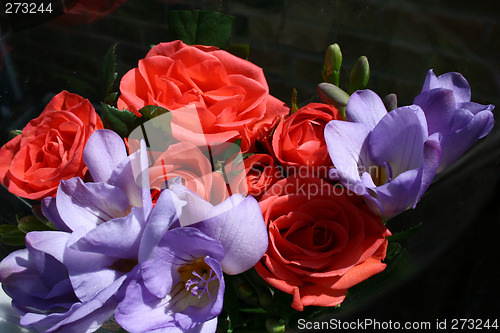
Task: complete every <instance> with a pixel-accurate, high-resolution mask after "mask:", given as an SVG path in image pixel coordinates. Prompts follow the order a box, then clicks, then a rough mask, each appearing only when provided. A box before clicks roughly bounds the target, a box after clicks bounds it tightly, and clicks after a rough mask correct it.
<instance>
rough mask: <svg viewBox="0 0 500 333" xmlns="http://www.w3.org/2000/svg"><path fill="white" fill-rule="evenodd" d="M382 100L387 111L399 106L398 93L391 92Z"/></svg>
mask: <svg viewBox="0 0 500 333" xmlns="http://www.w3.org/2000/svg"><path fill="white" fill-rule="evenodd" d="M382 100H383V102H384V105H385V108H386V109H387V111H392V110H394V109H396V108H397V107H398V96H397V95H396V94H389V95H387V96H385V97H384V98H383V99H382Z"/></svg>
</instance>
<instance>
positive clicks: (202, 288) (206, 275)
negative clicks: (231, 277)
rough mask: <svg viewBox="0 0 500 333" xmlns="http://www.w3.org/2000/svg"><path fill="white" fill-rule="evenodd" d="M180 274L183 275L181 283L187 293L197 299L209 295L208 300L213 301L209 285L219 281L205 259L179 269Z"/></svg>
mask: <svg viewBox="0 0 500 333" xmlns="http://www.w3.org/2000/svg"><path fill="white" fill-rule="evenodd" d="M179 273H181V281H182V283H183V284H184V288H185V289H186V291H189V292H190V293H191V295H193V296H196V297H197V298H201V297H202V296H203V295H205V294H207V296H208V298H209V299H210V300H212V296H211V295H210V292H209V285H210V283H211V282H212V281H216V280H217V275H216V274H215V272H214V271H213V270H212V268H211V267H210V266H208V265H207V263H205V261H204V260H203V259H201V258H199V259H196V261H194V262H192V263H191V264H188V265H184V266H182V267H181V268H179Z"/></svg>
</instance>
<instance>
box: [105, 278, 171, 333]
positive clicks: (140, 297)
mask: <svg viewBox="0 0 500 333" xmlns="http://www.w3.org/2000/svg"><path fill="white" fill-rule="evenodd" d="M167 303H168V299H162V300H158V297H156V296H155V295H153V294H152V293H150V292H149V291H148V290H147V289H146V287H145V286H144V285H143V284H142V283H140V281H137V280H132V282H131V283H130V284H128V286H127V289H126V296H125V298H124V299H123V300H122V301H121V302H120V303H119V304H118V307H117V308H116V312H115V318H116V321H117V322H118V323H119V324H120V326H122V327H123V328H124V329H126V330H127V331H128V332H154V330H155V329H157V330H159V332H162V331H161V330H163V332H166V331H167V330H168V329H172V331H174V332H175V330H174V328H175V324H171V325H170V326H168V327H167V325H164V323H165V322H169V321H173V317H172V314H171V313H166V312H165V307H166V304H167ZM179 332H180V331H179Z"/></svg>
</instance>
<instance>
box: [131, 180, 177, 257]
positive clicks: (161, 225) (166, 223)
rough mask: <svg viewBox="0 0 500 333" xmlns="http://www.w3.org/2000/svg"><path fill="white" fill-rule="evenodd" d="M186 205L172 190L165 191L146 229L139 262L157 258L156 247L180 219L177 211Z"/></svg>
mask: <svg viewBox="0 0 500 333" xmlns="http://www.w3.org/2000/svg"><path fill="white" fill-rule="evenodd" d="M184 205H185V202H184V201H181V200H180V199H179V198H177V196H176V195H175V194H174V193H173V192H172V191H170V190H168V189H167V190H164V191H163V192H162V193H161V195H160V197H159V198H158V200H157V202H156V205H155V207H154V209H153V210H152V212H151V215H150V216H149V220H148V223H147V224H146V227H145V229H144V233H143V236H142V241H141V245H140V248H139V262H141V263H142V262H145V261H146V260H148V259H149V258H154V257H156V255H157V253H156V247H157V246H158V243H159V242H160V240H161V239H162V237H163V236H164V235H165V233H166V232H167V230H168V229H170V227H171V226H172V223H174V221H176V220H177V219H178V216H177V211H180V210H182V207H183V206H184Z"/></svg>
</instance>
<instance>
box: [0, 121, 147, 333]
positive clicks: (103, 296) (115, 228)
mask: <svg viewBox="0 0 500 333" xmlns="http://www.w3.org/2000/svg"><path fill="white" fill-rule="evenodd" d="M84 160H85V163H86V164H87V167H88V169H89V171H90V173H91V175H92V177H93V179H94V181H95V182H91V183H84V182H83V181H82V180H81V179H80V178H72V179H69V180H66V181H61V184H60V186H59V188H58V191H57V198H47V199H45V200H44V201H43V205H42V210H43V213H44V215H45V216H46V217H47V218H48V219H49V220H50V221H51V222H52V223H53V224H54V225H55V226H56V227H57V228H58V229H59V230H62V231H59V232H38V233H29V234H28V235H27V236H26V239H27V246H28V248H27V249H26V250H21V251H16V252H14V253H12V254H11V255H10V256H8V257H7V258H6V259H5V260H4V261H2V263H1V267H0V276H1V280H2V282H4V283H3V287H4V290H5V291H6V293H7V294H8V295H10V296H11V297H12V298H13V304H14V305H15V307H16V308H17V309H19V313H20V314H21V315H22V318H21V324H22V325H25V326H29V327H33V328H35V329H37V330H42V331H47V332H60V331H61V332H78V333H81V332H93V331H95V330H96V329H98V328H99V327H100V326H101V325H102V324H103V323H104V322H105V321H106V320H108V319H109V318H110V317H111V316H112V315H113V312H114V309H115V308H116V305H117V304H118V302H119V300H120V299H119V296H118V291H119V288H120V287H121V285H122V284H123V282H124V281H125V280H126V278H127V277H128V273H129V272H130V271H131V270H132V269H133V268H134V267H135V265H136V264H137V258H138V253H139V242H140V238H141V236H142V232H143V231H144V226H145V224H146V221H147V218H148V217H149V214H150V211H151V209H152V202H151V196H150V193H149V179H148V178H147V174H148V173H147V167H148V163H147V162H148V160H147V156H146V150H145V147H144V145H143V149H141V150H140V151H137V152H136V153H134V154H132V155H130V156H127V153H126V149H125V145H124V143H123V141H122V140H121V138H120V137H119V136H118V135H117V134H115V133H114V132H112V131H108V130H99V131H96V132H95V133H94V134H93V135H92V136H91V138H90V139H89V141H88V143H87V145H86V147H85V150H84ZM20 281H25V283H24V284H25V285H24V286H21V285H20V283H19V282H20ZM63 287H64V289H62V288H63ZM59 296H64V300H66V303H60V301H59ZM34 297H39V298H43V300H44V301H45V303H40V302H33V298H34Z"/></svg>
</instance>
